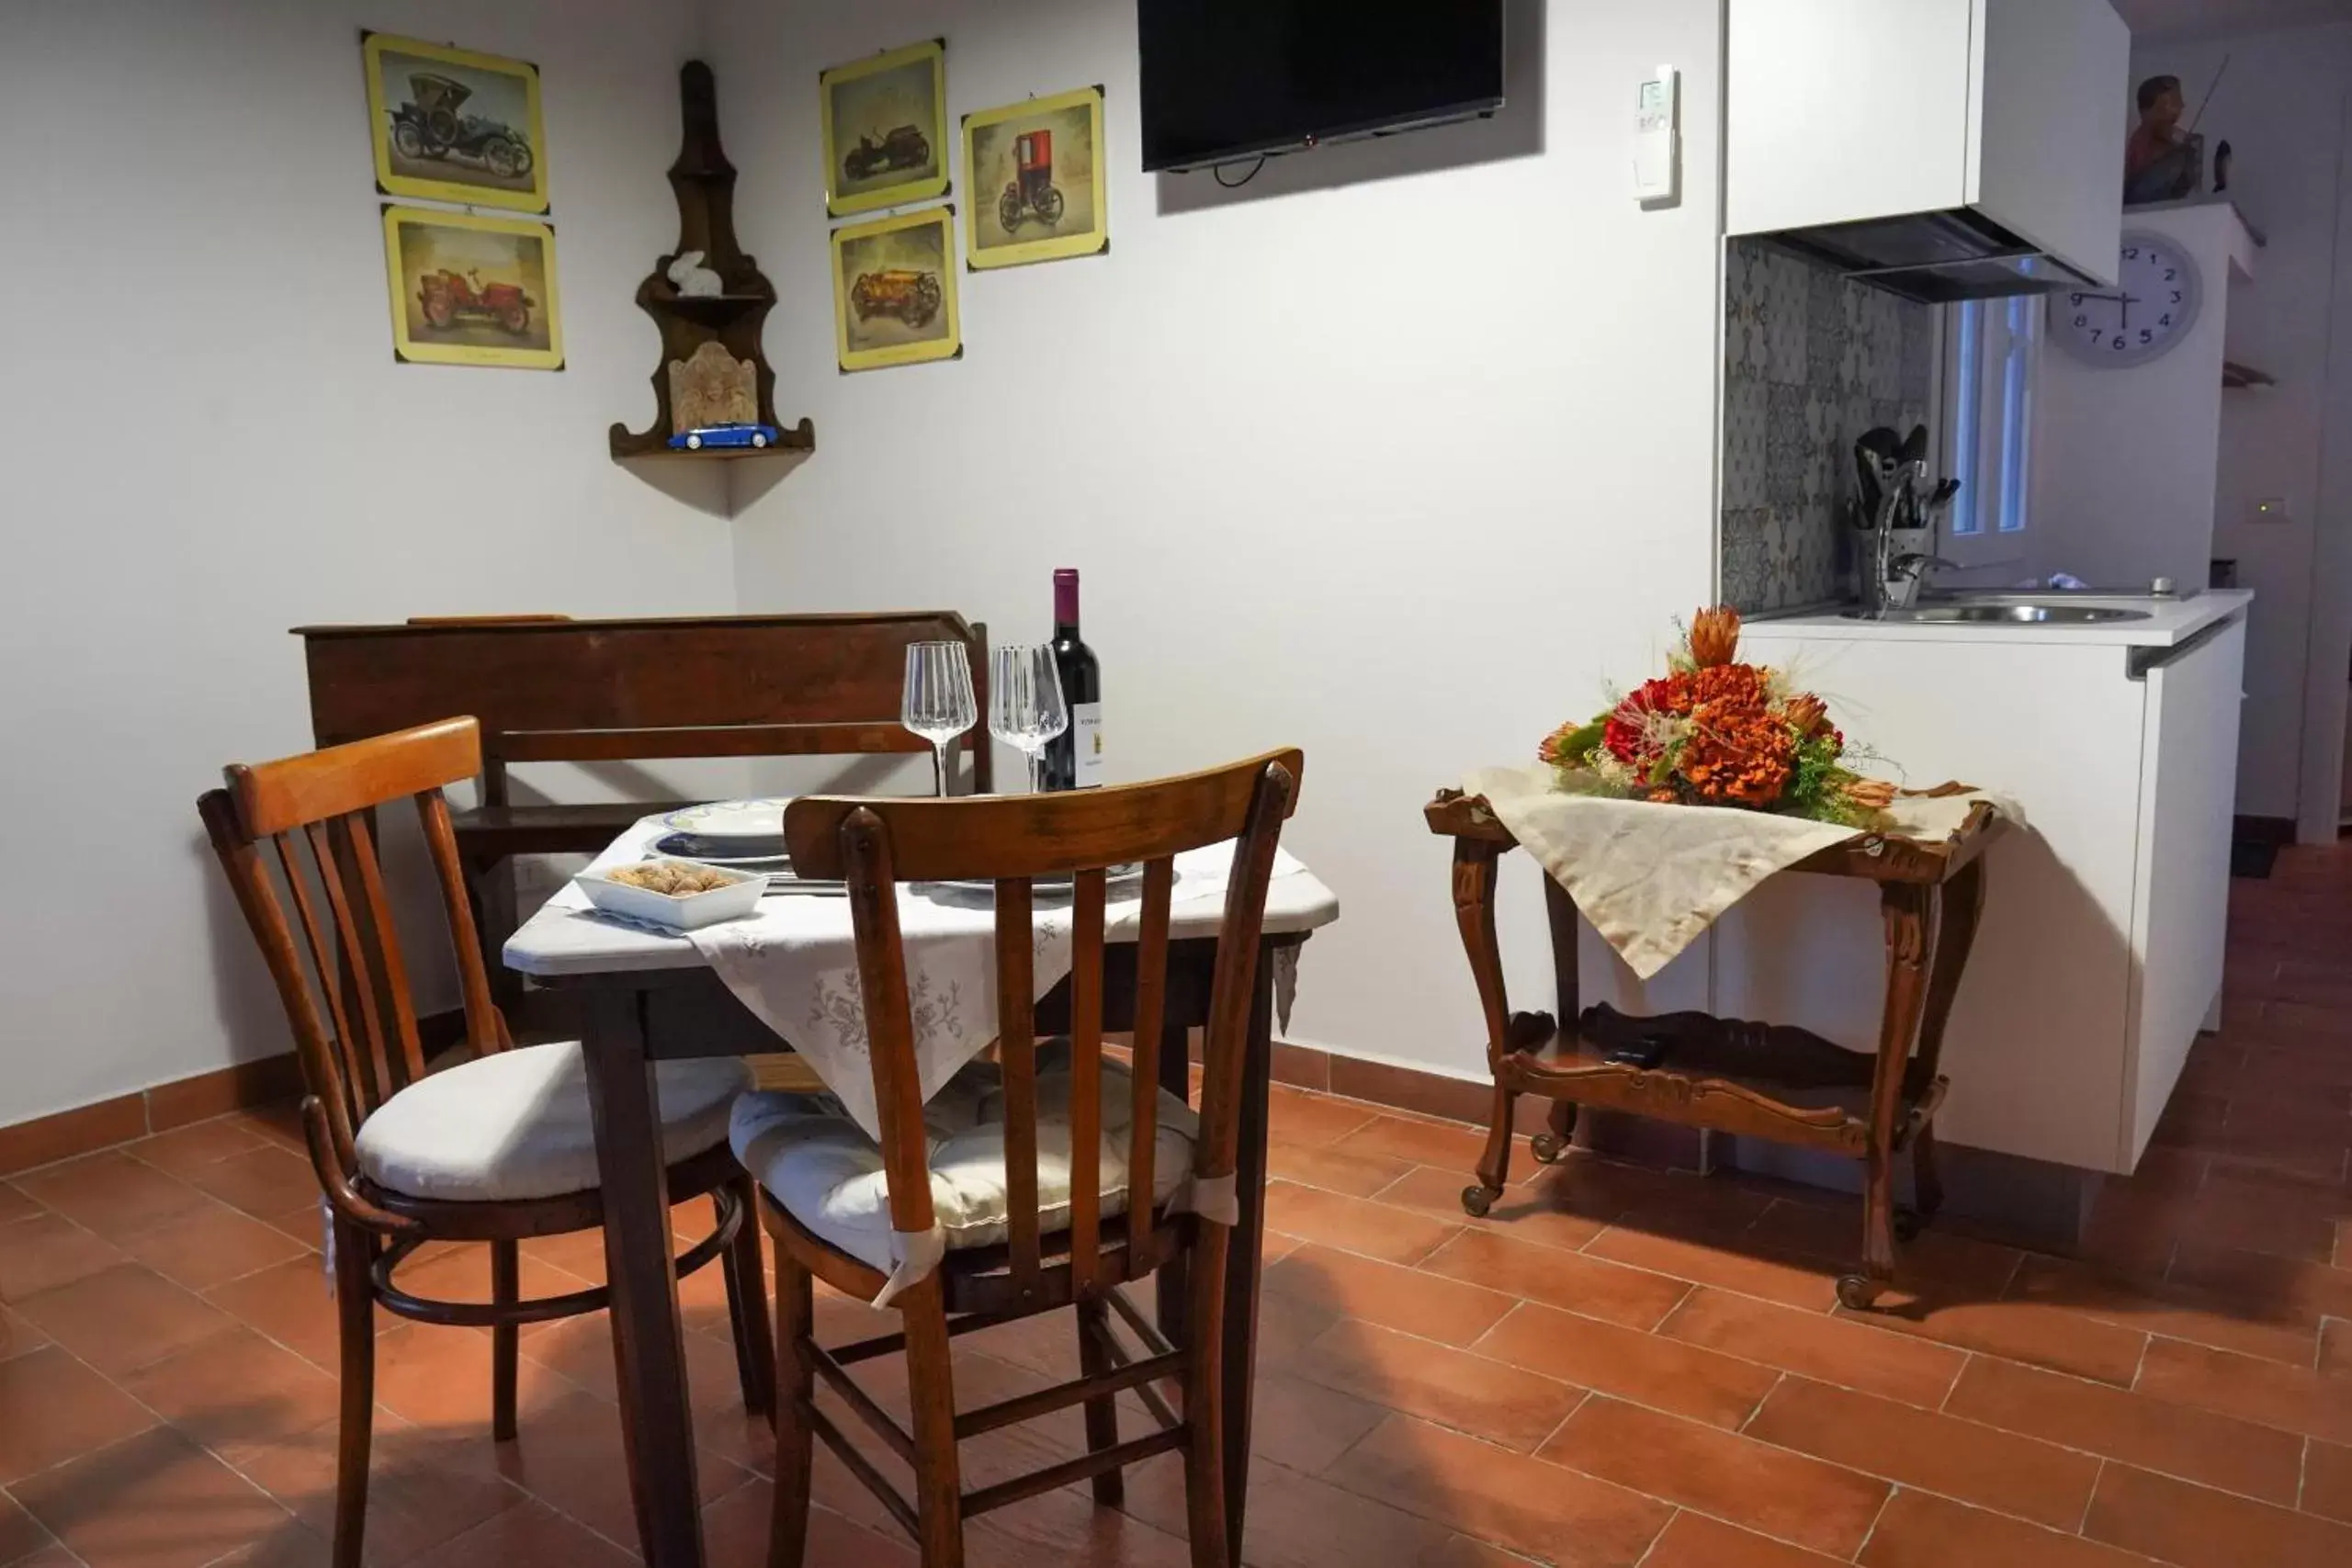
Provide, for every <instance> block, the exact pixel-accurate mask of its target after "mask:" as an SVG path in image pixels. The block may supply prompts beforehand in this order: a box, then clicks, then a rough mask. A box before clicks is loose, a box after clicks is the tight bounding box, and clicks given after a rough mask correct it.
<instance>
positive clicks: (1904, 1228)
mask: <svg viewBox="0 0 2352 1568" xmlns="http://www.w3.org/2000/svg"><path fill="white" fill-rule="evenodd" d="M1927 1224H1928V1216H1927V1215H1925V1214H1923V1213H1919V1211H1918V1210H1917V1209H1897V1210H1895V1211H1894V1239H1895V1240H1897V1241H1906V1242H1907V1241H1913V1240H1916V1239H1917V1237H1918V1235H1919V1233H1920V1232H1921V1231H1922V1230H1925V1229H1926V1228H1927Z"/></svg>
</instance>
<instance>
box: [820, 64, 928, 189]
mask: <svg viewBox="0 0 2352 1568" xmlns="http://www.w3.org/2000/svg"><path fill="white" fill-rule="evenodd" d="M817 97H818V103H819V112H820V114H821V115H822V117H823V118H824V143H825V210H826V211H827V212H828V213H830V214H831V215H832V216H833V217H836V218H838V217H840V216H842V214H843V213H848V212H871V211H873V210H875V209H876V208H882V207H899V206H903V205H905V204H906V203H908V202H910V201H928V200H930V199H931V198H932V197H935V196H944V195H945V194H946V193H947V45H946V43H945V41H944V40H943V39H926V40H925V41H924V42H922V43H914V44H909V45H908V46H907V47H906V48H904V49H894V50H890V51H888V52H886V53H882V54H877V55H875V56H874V57H873V58H872V59H870V60H860V61H857V62H854V63H853V64H849V65H836V66H834V67H833V68H832V69H831V71H824V72H820V73H818V76H817Z"/></svg>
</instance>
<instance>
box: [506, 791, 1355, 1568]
mask: <svg viewBox="0 0 2352 1568" xmlns="http://www.w3.org/2000/svg"><path fill="white" fill-rule="evenodd" d="M663 831H664V828H663V823H662V818H659V817H649V818H645V819H644V820H642V821H640V822H639V823H637V824H636V825H634V826H633V827H631V828H629V829H627V830H625V831H623V832H622V833H621V834H620V835H619V837H618V838H616V839H615V840H613V842H612V843H611V844H610V845H609V846H607V848H606V849H605V851H604V852H603V853H601V854H600V855H598V856H597V857H596V859H595V861H594V863H592V864H591V865H590V866H589V868H588V871H589V873H590V874H594V873H596V872H599V871H601V870H604V869H605V868H607V867H610V866H613V865H617V864H621V863H630V862H635V861H638V860H640V859H643V858H644V857H645V856H646V855H647V853H648V852H650V849H651V846H652V845H653V844H654V843H655V842H656V841H657V840H659V839H660V838H661V836H662V832H663ZM1222 886H1223V883H1222V878H1221V877H1218V878H1213V879H1204V883H1203V885H1202V886H1201V887H1200V888H1199V889H1198V890H1197V891H1196V893H1195V894H1194V896H1192V897H1187V896H1186V888H1185V886H1184V885H1183V883H1182V881H1181V880H1180V882H1179V885H1178V886H1177V889H1176V897H1175V901H1174V902H1173V903H1172V904H1171V906H1170V911H1169V939H1170V940H1169V944H1168V976H1167V981H1166V987H1165V995H1164V998H1163V1000H1162V1004H1161V1020H1162V1027H1163V1030H1165V1031H1167V1032H1165V1033H1163V1035H1162V1038H1163V1039H1167V1040H1170V1041H1175V1040H1189V1039H1190V1038H1191V1033H1190V1032H1191V1031H1193V1030H1194V1029H1198V1028H1202V1027H1204V1026H1205V1025H1206V1023H1207V1022H1208V1018H1209V996H1210V987H1211V980H1212V976H1213V975H1214V971H1215V965H1216V948H1217V932H1218V929H1219V926H1220V924H1221V921H1222V917H1223V913H1224V899H1223V897H1222V896H1221V894H1222ZM1212 893H1214V894H1216V895H1217V896H1210V895H1211V894H1212ZM934 897H937V898H939V899H940V900H941V901H942V902H944V903H949V904H952V903H954V902H955V901H956V899H957V898H958V897H963V896H961V895H957V894H955V893H952V892H949V893H944V894H941V893H935V892H934V890H933V889H930V888H926V887H922V886H913V887H908V886H902V887H901V888H900V889H899V899H900V908H901V920H902V923H910V922H912V921H915V920H917V919H921V918H922V917H923V916H924V915H926V914H929V913H933V912H934V911H932V910H931V909H930V908H929V906H930V904H931V902H932V901H933V899H934ZM983 897H985V895H983ZM1064 903H1065V905H1066V904H1067V900H1064ZM762 904H763V911H764V910H765V909H766V908H767V907H768V906H776V907H777V908H776V912H777V913H778V914H779V915H780V916H784V915H788V923H789V925H790V927H791V931H792V945H793V947H794V962H796V963H798V964H803V965H804V966H807V965H814V966H816V967H820V968H821V967H824V966H825V965H828V964H830V965H831V969H832V971H833V972H834V973H840V972H842V971H846V972H848V973H850V974H853V975H854V971H855V964H856V958H855V949H854V933H853V931H852V929H851V923H850V908H849V901H848V900H847V898H845V897H838V896H831V897H829V896H828V894H827V893H826V892H825V891H824V890H822V889H818V888H802V889H798V890H794V889H792V888H791V886H790V885H789V884H783V885H780V886H779V887H778V889H777V890H776V891H775V892H773V893H771V894H770V895H769V897H766V898H763V900H762ZM1038 904H1039V915H1038V919H1039V920H1040V922H1041V941H1042V940H1043V936H1042V927H1043V925H1044V923H1045V922H1046V921H1048V920H1049V919H1051V917H1050V916H1049V914H1048V913H1047V911H1048V910H1049V909H1050V908H1051V907H1052V901H1051V900H1050V899H1046V898H1044V897H1040V899H1039V900H1038ZM1339 912H1340V911H1339V900H1338V898H1337V897H1335V896H1334V895H1333V894H1332V892H1331V890H1330V889H1329V887H1328V886H1325V885H1324V884H1323V883H1322V882H1321V881H1319V880H1318V879H1317V877H1316V876H1315V875H1314V874H1313V873H1312V872H1310V871H1308V870H1307V869H1306V867H1305V866H1303V865H1301V864H1299V863H1297V862H1296V861H1295V860H1292V859H1290V858H1289V857H1287V856H1285V857H1284V859H1283V864H1282V865H1280V866H1279V867H1278V868H1277V874H1276V875H1275V877H1274V879H1273V880H1272V883H1271V884H1270V886H1269V888H1268V892H1267V897H1266V908H1265V919H1264V923H1263V927H1262V933H1261V938H1260V949H1261V950H1260V953H1259V962H1258V964H1257V965H1256V978H1255V985H1254V990H1253V993H1252V998H1251V1004H1250V1023H1249V1030H1248V1034H1247V1038H1246V1040H1245V1041H1244V1043H1243V1049H1244V1052H1245V1056H1244V1062H1243V1067H1242V1084H1243V1093H1242V1105H1241V1115H1240V1126H1241V1135H1240V1148H1239V1153H1238V1181H1237V1186H1238V1190H1239V1201H1240V1202H1239V1207H1240V1213H1239V1219H1238V1224H1237V1225H1236V1227H1235V1235H1234V1237H1233V1246H1232V1247H1231V1249H1230V1253H1229V1257H1230V1262H1229V1264H1228V1265H1227V1283H1226V1306H1225V1312H1224V1314H1223V1320H1222V1322H1221V1324H1219V1325H1208V1326H1206V1327H1205V1331H1207V1332H1221V1333H1222V1334H1223V1335H1224V1337H1225V1344H1224V1379H1225V1399H1224V1408H1225V1419H1226V1434H1225V1436H1226V1450H1225V1451H1226V1452H1227V1454H1229V1455H1232V1456H1234V1457H1233V1458H1232V1459H1231V1460H1230V1461H1228V1462H1227V1465H1226V1470H1225V1483H1226V1490H1227V1498H1226V1518H1227V1529H1228V1530H1229V1532H1230V1536H1231V1540H1230V1545H1231V1551H1232V1555H1231V1557H1230V1559H1229V1560H1230V1561H1233V1562H1239V1561H1240V1551H1241V1538H1242V1529H1243V1520H1244V1510H1245V1504H1246V1501H1247V1492H1248V1481H1249V1473H1250V1465H1249V1461H1248V1455H1249V1452H1250V1392H1251V1387H1252V1380H1253V1376H1254V1372H1255V1368H1256V1362H1257V1325H1258V1294H1259V1276H1260V1259H1261V1253H1262V1251H1263V1245H1264V1235H1265V1202H1264V1197H1265V1186H1266V1123H1267V1111H1268V1100H1269V1094H1270V1089H1271V1085H1272V1066H1273V1063H1272V1057H1273V1034H1274V1027H1275V1016H1276V1013H1277V1012H1278V1011H1281V1012H1283V1013H1285V1014H1286V1013H1287V1004H1288V996H1289V991H1290V988H1291V987H1292V985H1293V984H1295V975H1296V969H1297V960H1298V955H1299V950H1300V948H1301V947H1302V946H1303V945H1304V943H1305V942H1306V940H1307V938H1308V937H1309V936H1310V935H1311V934H1312V933H1313V932H1314V931H1317V930H1318V929H1320V928H1321V927H1323V926H1325V925H1328V924H1329V923H1330V922H1331V921H1333V920H1335V919H1338V918H1339ZM1108 913H1109V916H1110V921H1109V926H1108V928H1107V930H1106V941H1105V952H1104V962H1103V971H1104V972H1103V1027H1104V1029H1105V1030H1108V1031H1124V1030H1127V1029H1131V1028H1132V1027H1133V1026H1134V1021H1135V1007H1136V984H1135V980H1136V975H1135V969H1136V963H1135V957H1136V947H1135V942H1136V934H1135V925H1134V922H1133V921H1128V922H1126V923H1125V926H1124V927H1123V926H1122V923H1121V921H1120V919H1119V914H1120V910H1119V900H1118V898H1117V897H1115V895H1114V897H1113V899H1112V900H1111V905H1110V908H1109V910H1108ZM975 940H980V939H978V938H976V939H975ZM706 945H708V943H707V939H706V942H705V943H704V944H702V945H698V943H697V942H696V941H695V940H692V939H689V938H688V937H685V936H681V935H675V934H669V933H665V932H662V931H657V930H653V929H650V928H646V927H641V926H638V925H634V924H631V923H628V922H626V921H623V920H617V919H612V918H610V917H607V916H605V915H602V914H600V913H599V912H598V911H596V910H594V908H590V907H589V905H588V902H587V899H586V897H584V895H582V892H581V890H580V888H579V887H578V886H577V885H576V884H575V885H574V886H568V887H566V888H565V889H564V890H563V891H561V892H560V893H558V894H557V895H556V896H555V897H553V898H551V899H550V900H549V901H548V903H547V904H546V905H544V906H542V907H541V908H539V909H538V911H537V913H535V914H534V915H532V916H531V918H530V919H528V920H526V922H524V923H523V925H522V926H521V927H520V928H518V929H517V930H516V931H515V934H514V935H513V936H512V937H511V938H510V939H509V940H508V941H507V942H506V944H505V948H504V954H503V956H504V960H505V963H506V964H507V966H508V967H509V968H511V969H513V970H515V971H516V972H518V973H519V974H521V975H523V976H527V977H528V978H529V980H530V981H531V982H532V983H534V984H536V985H537V986H541V987H548V989H550V990H557V991H561V992H564V993H566V994H567V995H568V997H569V998H570V1000H571V1004H572V1007H573V1009H574V1010H575V1014H576V1016H577V1018H578V1020H579V1021H580V1025H581V1030H582V1045H583V1054H584V1056H585V1061H586V1068H587V1079H588V1096H589V1105H590V1109H591V1112H592V1116H593V1119H594V1131H595V1141H596V1164H597V1171H598V1179H599V1181H600V1183H601V1185H602V1189H603V1192H604V1213H605V1264H606V1271H607V1274H608V1277H609V1281H610V1290H611V1319H612V1332H613V1345H614V1355H615V1358H616V1363H617V1367H618V1374H619V1375H618V1387H619V1403H620V1416H621V1428H622V1436H623V1440H624V1443H625V1444H626V1447H627V1450H628V1472H629V1484H630V1489H631V1500H632V1502H633V1504H634V1506H635V1510H636V1521H637V1528H638V1536H639V1543H640V1546H641V1549H642V1555H643V1558H644V1561H645V1562H647V1563H648V1564H649V1565H650V1568H702V1564H703V1562H704V1561H705V1556H704V1551H703V1540H702V1520H701V1515H700V1512H699V1510H698V1506H697V1497H698V1493H697V1491H696V1480H695V1438H694V1429H693V1420H692V1416H691V1410H692V1406H691V1404H690V1403H689V1401H688V1397H687V1389H686V1363H685V1348H684V1337H683V1332H684V1331H683V1326H682V1323H681V1317H680V1313H679V1304H678V1288H677V1272H676V1264H675V1259H674V1258H673V1252H672V1241H671V1219H670V1196H669V1193H668V1191H667V1190H666V1181H665V1172H664V1162H663V1158H662V1148H661V1140H660V1134H659V1122H658V1119H657V1117H656V1114H655V1101H654V1087H653V1082H654V1079H653V1065H654V1064H655V1063H656V1062H660V1061H665V1060H672V1059H676V1058H681V1057H694V1056H718V1055H769V1054H773V1053H776V1052H778V1051H780V1050H789V1049H792V1048H793V1045H794V1042H793V1038H792V1036H793V1034H794V1033H795V1032H797V1025H796V1024H795V1023H794V1022H793V1021H792V1020H791V1019H790V1018H789V1017H787V1018H786V1019H784V1020H779V1021H773V1022H772V1021H770V1020H772V1019H775V1018H776V1014H777V1013H778V1011H779V1009H778V1007H777V1006H776V1005H775V1000H774V998H773V997H772V996H765V995H762V994H760V993H758V992H756V991H752V993H751V994H750V995H749V996H748V997H747V995H746V990H747V989H748V987H745V985H744V981H743V976H742V975H741V973H740V972H738V971H736V970H734V969H733V968H732V966H730V968H729V973H726V974H722V972H721V969H720V967H719V966H718V965H715V964H714V963H713V962H712V961H711V959H710V958H708V957H707V956H706V953H705V946H706ZM851 988H852V989H853V990H854V987H851ZM755 1008H756V1009H757V1010H755ZM763 1013H765V1014H766V1015H767V1016H766V1017H763ZM1068 1016H1069V981H1068V979H1067V978H1066V977H1065V978H1063V979H1061V980H1060V981H1059V982H1058V983H1057V984H1056V985H1054V986H1053V987H1052V988H1051V989H1050V990H1048V991H1047V992H1046V994H1045V995H1044V996H1042V997H1041V998H1039V999H1038V1005H1037V1014H1036V1021H1037V1027H1038V1029H1039V1030H1040V1032H1049V1031H1059V1030H1062V1029H1065V1028H1066V1027H1067V1020H1068ZM807 1022H808V1027H809V1029H810V1030H811V1031H818V1032H821V1023H822V1021H821V1020H820V1018H817V1017H809V1018H808V1021H807ZM842 1033H843V1034H845V1035H854V1034H855V1033H856V1031H855V1030H854V1027H853V1028H851V1029H847V1030H844V1031H842ZM981 1043H982V1044H984V1043H985V1042H981ZM1197 1049H1198V1047H1197V1045H1195V1046H1194V1050H1195V1051H1196V1050H1197ZM973 1054H976V1051H975V1052H974V1053H973ZM1192 1056H1193V1052H1192V1051H1177V1050H1170V1051H1165V1052H1162V1053H1161V1054H1160V1058H1159V1062H1160V1078H1161V1087H1163V1088H1164V1089H1167V1090H1168V1091H1169V1092H1170V1093H1172V1094H1174V1095H1175V1096H1177V1097H1178V1098H1179V1099H1181V1100H1186V1101H1187V1102H1190V1100H1191V1090H1192V1077H1191V1073H1190V1070H1189V1068H1190V1062H1191V1058H1192ZM804 1058H805V1059H806V1060H807V1061H808V1063H809V1066H813V1067H815V1068H816V1069H817V1071H818V1073H819V1076H820V1077H825V1075H826V1074H827V1073H829V1072H830V1073H831V1074H832V1075H833V1076H835V1077H842V1079H843V1082H842V1083H841V1084H835V1083H832V1082H830V1081H829V1082H828V1084H827V1087H828V1088H829V1089H834V1090H835V1091H836V1092H842V1091H843V1090H847V1091H848V1093H847V1094H845V1096H844V1097H845V1098H848V1099H852V1100H854V1099H855V1098H856V1096H855V1090H856V1089H858V1088H859V1087H861V1086H858V1085H855V1084H852V1083H850V1082H848V1073H849V1072H850V1071H851V1070H852V1068H853V1066H854V1065H855V1064H858V1063H862V1062H863V1060H864V1058H863V1056H862V1055H861V1054H856V1053H837V1052H813V1051H812V1052H806V1053H804ZM1184 1302H1185V1289H1184V1281H1183V1280H1182V1279H1181V1278H1179V1277H1175V1275H1174V1271H1173V1270H1171V1269H1162V1270H1161V1271H1160V1273H1159V1276H1158V1294H1157V1300H1156V1303H1155V1304H1154V1308H1153V1310H1154V1313H1155V1315H1156V1317H1157V1320H1158V1323H1159V1328H1160V1331H1161V1332H1162V1333H1164V1334H1166V1335H1167V1336H1168V1337H1170V1340H1171V1341H1173V1342H1175V1343H1178V1344H1182V1343H1183V1342H1184V1336H1185V1334H1186V1332H1187V1325H1185V1324H1184V1322H1183V1321H1182V1319H1183V1309H1184ZM775 1419H777V1420H788V1419H791V1416H790V1413H789V1412H784V1411H779V1412H777V1413H776V1415H775Z"/></svg>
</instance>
